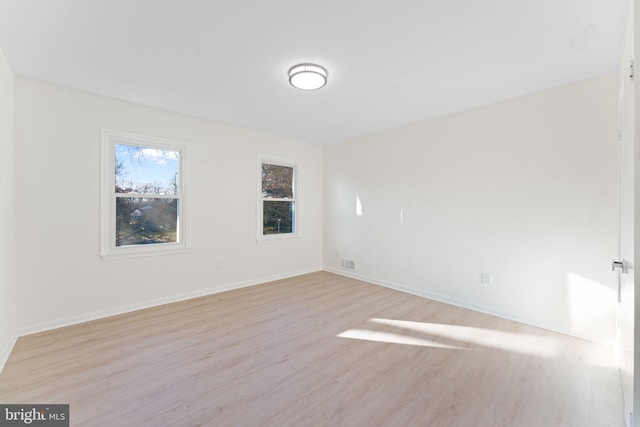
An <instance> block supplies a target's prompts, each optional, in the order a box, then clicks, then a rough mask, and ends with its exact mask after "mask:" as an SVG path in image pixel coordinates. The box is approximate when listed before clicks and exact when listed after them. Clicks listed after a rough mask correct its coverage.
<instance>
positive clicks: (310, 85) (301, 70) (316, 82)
mask: <svg viewBox="0 0 640 427" xmlns="http://www.w3.org/2000/svg"><path fill="white" fill-rule="evenodd" d="M289 83H291V85H292V86H293V87H296V88H298V89H302V90H315V89H320V88H321V87H323V86H324V85H325V84H327V70H325V69H324V68H323V67H321V66H319V65H315V64H299V65H296V66H293V67H291V69H290V70H289Z"/></svg>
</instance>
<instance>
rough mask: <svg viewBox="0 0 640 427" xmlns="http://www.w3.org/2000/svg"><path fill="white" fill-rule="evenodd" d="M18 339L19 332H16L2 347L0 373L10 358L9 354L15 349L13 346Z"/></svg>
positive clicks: (0, 351)
mask: <svg viewBox="0 0 640 427" xmlns="http://www.w3.org/2000/svg"><path fill="white" fill-rule="evenodd" d="M16 341H18V334H17V333H14V334H13V336H12V337H11V338H9V341H7V342H6V343H5V344H4V346H3V347H2V348H0V374H1V373H2V370H3V369H4V365H6V364H7V361H8V360H9V356H10V355H11V352H12V351H13V347H15V345H16Z"/></svg>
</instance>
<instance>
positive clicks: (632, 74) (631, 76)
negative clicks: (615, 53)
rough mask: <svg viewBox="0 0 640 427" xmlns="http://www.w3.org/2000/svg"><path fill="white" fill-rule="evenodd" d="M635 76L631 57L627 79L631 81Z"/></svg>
mask: <svg viewBox="0 0 640 427" xmlns="http://www.w3.org/2000/svg"><path fill="white" fill-rule="evenodd" d="M635 77H636V70H635V67H634V64H633V59H631V60H629V80H631V81H632V82H633V81H634V79H635Z"/></svg>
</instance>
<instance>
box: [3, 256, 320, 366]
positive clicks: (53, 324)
mask: <svg viewBox="0 0 640 427" xmlns="http://www.w3.org/2000/svg"><path fill="white" fill-rule="evenodd" d="M317 271H322V268H321V267H317V268H310V269H305V270H298V271H290V272H287V273H283V274H277V275H273V276H266V277H261V278H256V279H251V280H245V281H242V282H235V283H228V284H223V285H219V286H215V287H212V288H206V289H199V290H197V291H192V292H185V293H183V294H178V295H172V296H169V297H163V298H157V299H154V300H150V301H143V302H140V303H135V304H127V305H123V306H120V307H114V308H112V309H108V310H101V311H96V312H92V313H85V314H80V315H77V316H70V317H66V318H63V319H56V320H52V321H47V322H42V323H38V324H35V325H31V326H27V327H24V328H19V329H18V333H17V337H21V336H25V335H31V334H36V333H39V332H44V331H49V330H52V329H58V328H62V327H65V326H72V325H77V324H79V323H84V322H90V321H92V320H98V319H103V318H105V317H110V316H116V315H118V314H124V313H129V312H132V311H137V310H143V309H145V308H152V307H157V306H160V305H165V304H171V303H174V302H180V301H185V300H189V299H193V298H198V297H203V296H207V295H212V294H217V293H220V292H226V291H231V290H234V289H240V288H246V287H249V286H256V285H261V284H264V283H268V282H273V281H275V280H281V279H288V278H290V277H295V276H300V275H303V274H308V273H315V272H317ZM7 357H8V355H7Z"/></svg>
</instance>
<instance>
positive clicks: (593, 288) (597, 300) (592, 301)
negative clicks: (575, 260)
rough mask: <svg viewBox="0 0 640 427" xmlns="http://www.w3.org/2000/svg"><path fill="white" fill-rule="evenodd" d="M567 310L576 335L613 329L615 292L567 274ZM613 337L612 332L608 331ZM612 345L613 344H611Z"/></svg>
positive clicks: (579, 276)
mask: <svg viewBox="0 0 640 427" xmlns="http://www.w3.org/2000/svg"><path fill="white" fill-rule="evenodd" d="M567 310H568V315H569V321H570V322H571V326H572V328H573V329H574V331H575V332H576V333H582V334H585V335H586V332H589V331H593V330H594V329H601V330H603V331H607V329H610V328H615V318H616V292H615V290H614V289H611V288H609V287H607V286H605V285H603V284H601V283H598V282H596V281H594V280H591V279H588V278H586V277H584V276H581V275H579V274H576V273H572V272H569V273H567ZM608 335H609V336H612V335H613V330H611V331H609V334H608ZM611 344H613V343H611Z"/></svg>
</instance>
